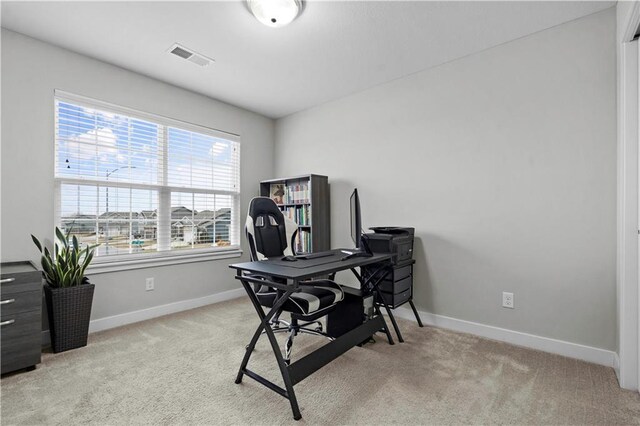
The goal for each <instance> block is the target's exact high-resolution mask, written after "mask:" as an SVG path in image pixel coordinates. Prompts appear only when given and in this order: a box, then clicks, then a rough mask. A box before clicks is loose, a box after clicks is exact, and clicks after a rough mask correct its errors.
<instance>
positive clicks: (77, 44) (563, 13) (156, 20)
mask: <svg viewBox="0 0 640 426" xmlns="http://www.w3.org/2000/svg"><path fill="white" fill-rule="evenodd" d="M614 4H615V2H612V1H609V2H592V1H584V2H582V1H566V2H564V1H563V2H426V1H422V2H419V1H414V2H396V1H390V2H362V1H344V2H327V1H313V0H312V1H307V2H305V7H304V10H303V12H302V14H301V15H300V16H299V17H298V19H296V20H295V21H294V22H293V23H292V24H291V25H289V26H287V27H284V28H277V29H274V28H268V27H266V26H264V25H262V24H260V23H259V22H258V21H257V20H256V19H255V18H254V17H253V16H252V15H251V14H250V12H249V11H248V9H247V7H246V5H245V3H244V2H242V1H226V2H161V1H158V2H10V1H2V26H3V27H5V28H8V29H10V30H13V31H17V32H20V33H22V34H26V35H29V36H31V37H34V38H37V39H40V40H44V41H46V42H49V43H52V44H55V45H58V46H62V47H64V48H67V49H70V50H73V51H76V52H79V53H82V54H84V55H87V56H91V57H94V58H97V59H100V60H103V61H105V62H109V63H112V64H115V65H118V66H120V67H123V68H126V69H129V70H132V71H135V72H137V73H140V74H144V75H147V76H150V77H153V78H156V79H159V80H162V81H165V82H167V83H171V84H174V85H176V86H180V87H183V88H186V89H189V90H192V91H194V92H198V93H202V94H204V95H207V96H210V97H212V98H215V99H219V100H222V101H225V102H227V103H230V104H233V105H237V106H240V107H242V108H246V109H248V110H252V111H255V112H258V113H260V114H263V115H266V116H268V117H272V118H279V117H283V116H286V115H289V114H292V113H294V112H297V111H301V110H304V109H307V108H310V107H313V106H315V105H319V104H322V103H325V102H328V101H331V100H334V99H337V98H340V97H343V96H346V95H349V94H352V93H356V92H359V91H361V90H364V89H367V88H370V87H373V86H376V85H379V84H382V83H385V82H388V81H390V80H394V79H397V78H400V77H403V76H406V75H409V74H412V73H415V72H418V71H421V70H424V69H427V68H430V67H433V66H435V65H439V64H442V63H445V62H448V61H451V60H453V59H456V58H460V57H463V56H466V55H469V54H472V53H475V52H478V51H481V50H484V49H487V48H489V47H492V46H496V45H499V44H501V43H505V42H507V41H510V40H514V39H516V38H519V37H522V36H525V35H527V34H531V33H534V32H537V31H541V30H544V29H546V28H550V27H552V26H555V25H558V24H561V23H563V22H567V21H570V20H573V19H576V18H580V17H582V16H585V15H588V14H591V13H595V12H598V11H600V10H603V9H606V8H608V7H611V6H613V5H614ZM175 42H178V43H180V44H182V45H184V46H186V47H188V48H191V49H194V50H195V51H197V52H199V53H201V54H203V55H205V56H208V57H211V58H214V59H215V61H216V62H215V63H214V64H213V65H211V66H208V67H199V66H197V65H195V64H193V63H191V62H188V61H185V60H182V59H180V58H178V57H176V56H173V55H170V54H168V53H167V50H168V49H169V48H170V47H171V46H172V45H173V44H174V43H175Z"/></svg>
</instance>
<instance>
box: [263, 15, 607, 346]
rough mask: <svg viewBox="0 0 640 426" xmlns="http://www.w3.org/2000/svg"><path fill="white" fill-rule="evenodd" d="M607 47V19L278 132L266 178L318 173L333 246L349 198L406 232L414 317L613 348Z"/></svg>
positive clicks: (327, 108) (483, 56)
mask: <svg viewBox="0 0 640 426" xmlns="http://www.w3.org/2000/svg"><path fill="white" fill-rule="evenodd" d="M425 42H428V41H425ZM614 43H615V8H611V9H608V10H606V11H603V12H601V13H598V14H595V15H591V16H588V17H585V18H583V19H580V20H577V21H573V22H570V23H567V24H564V25H561V26H558V27H555V28H552V29H549V30H546V31H543V32H540V33H537V34H534V35H531V36H528V37H525V38H522V39H519V40H516V41H513V42H510V43H507V44H504V45H501V46H498V47H495V48H493V49H490V50H487V51H484V52H481V53H478V54H475V55H472V56H468V57H465V58H462V59H459V60H456V61H453V62H450V63H447V64H445V65H442V66H439V67H436V68H433V69H430V70H427V71H424V72H421V73H418V74H415V75H412V76H409V77H406V78H402V79H399V80H396V81H393V82H391V83H388V84H384V85H381V86H378V87H375V88H372V89H370V90H367V91H365V92H361V93H358V94H355V95H352V96H348V97H346V98H343V99H340V100H337V101H334V102H331V103H327V104H325V105H322V106H319V107H316V108H313V109H310V110H308V111H304V112H301V113H297V114H294V115H292V116H289V117H286V118H284V119H280V120H278V121H277V122H276V156H275V165H276V167H275V170H276V174H277V175H291V174H294V175H295V174H300V173H308V172H312V173H319V174H326V175H328V176H329V179H330V182H331V205H332V216H331V221H332V223H331V225H332V236H331V237H332V244H333V245H334V246H350V245H352V243H351V242H350V239H349V236H348V235H349V228H348V227H349V219H348V217H349V216H348V213H349V205H348V197H349V194H350V192H351V190H352V188H353V187H358V190H359V192H360V198H361V202H362V208H363V223H364V225H365V226H367V227H368V226H376V225H406V226H415V227H416V233H417V241H416V250H415V258H416V260H417V264H416V268H415V269H416V280H415V295H416V301H417V304H418V306H419V308H420V309H422V310H426V311H429V312H433V313H436V314H441V315H446V316H450V317H454V318H458V319H463V320H469V321H474V322H478V323H482V324H487V325H492V326H498V327H503V328H507V329H512V330H517V331H521V332H526V333H532V334H535V335H540V336H545V337H550V338H556V339H560V340H565V341H569V342H575V343H580V344H585V345H589V346H594V347H598V348H603V349H609V350H614V349H615V348H616V344H615V340H616V287H615V241H616V233H615V232H616V231H615V229H616V228H615V224H616V223H615V221H616V216H615V208H616V202H615V197H616V58H615V44H614ZM310 83H312V82H310ZM339 279H340V277H339ZM502 291H511V292H514V293H515V306H516V308H515V309H514V310H510V309H504V308H502V307H501V302H502V296H501V294H502Z"/></svg>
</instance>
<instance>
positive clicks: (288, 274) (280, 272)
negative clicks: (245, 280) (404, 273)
mask: <svg viewBox="0 0 640 426" xmlns="http://www.w3.org/2000/svg"><path fill="white" fill-rule="evenodd" d="M340 250H341V249H335V250H330V251H331V253H333V255H332V256H326V257H318V258H315V259H298V260H297V261H295V262H286V261H283V260H281V259H280V257H278V258H277V259H269V260H263V261H259V262H243V263H234V264H233V265H229V267H230V268H233V269H237V270H238V271H248V272H254V273H257V274H264V275H269V276H272V277H278V278H285V279H286V278H289V279H294V280H302V279H306V278H311V277H315V276H318V275H324V274H331V273H333V272H339V271H344V270H347V269H351V268H357V267H360V266H364V265H370V264H372V263H378V262H383V261H385V260H389V259H391V257H392V255H391V254H390V253H376V254H374V255H373V256H371V257H354V258H351V259H348V260H340V259H342V258H343V257H345V256H346V255H345V254H344V253H342V252H341V251H340Z"/></svg>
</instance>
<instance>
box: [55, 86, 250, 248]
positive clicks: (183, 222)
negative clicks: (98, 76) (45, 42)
mask: <svg viewBox="0 0 640 426" xmlns="http://www.w3.org/2000/svg"><path fill="white" fill-rule="evenodd" d="M55 151H56V155H55V177H56V208H55V211H56V222H57V224H58V226H61V227H62V228H63V229H64V230H69V229H70V230H71V233H72V234H74V235H76V236H77V237H78V238H79V240H80V241H81V242H82V243H84V244H91V245H97V249H96V254H97V256H99V257H101V256H109V259H111V260H113V259H116V258H117V256H123V257H126V258H129V257H131V256H132V255H145V254H158V253H159V252H174V253H186V252H191V253H193V250H198V249H200V250H226V249H230V248H231V249H236V248H239V235H240V232H239V228H240V223H239V212H238V209H239V198H240V142H239V138H238V137H237V136H235V135H231V134H227V133H224V132H220V131H216V130H212V129H206V128H202V127H199V126H194V125H191V124H189V123H182V122H179V121H176V120H173V119H169V118H165V117H159V116H154V115H151V114H146V113H141V112H138V111H132V110H129V109H125V108H121V107H117V106H113V105H109V104H105V103H101V102H99V101H93V100H88V99H85V98H81V97H75V96H74V95H68V94H61V93H60V92H56V97H55ZM114 256H116V257H114Z"/></svg>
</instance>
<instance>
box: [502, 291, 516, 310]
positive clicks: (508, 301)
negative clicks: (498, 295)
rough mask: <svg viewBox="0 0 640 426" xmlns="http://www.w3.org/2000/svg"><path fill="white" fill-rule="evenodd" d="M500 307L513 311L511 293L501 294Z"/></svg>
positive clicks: (504, 292)
mask: <svg viewBox="0 0 640 426" xmlns="http://www.w3.org/2000/svg"><path fill="white" fill-rule="evenodd" d="M502 307H503V308H509V309H513V307H514V306H513V293H509V292H506V291H503V292H502Z"/></svg>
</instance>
